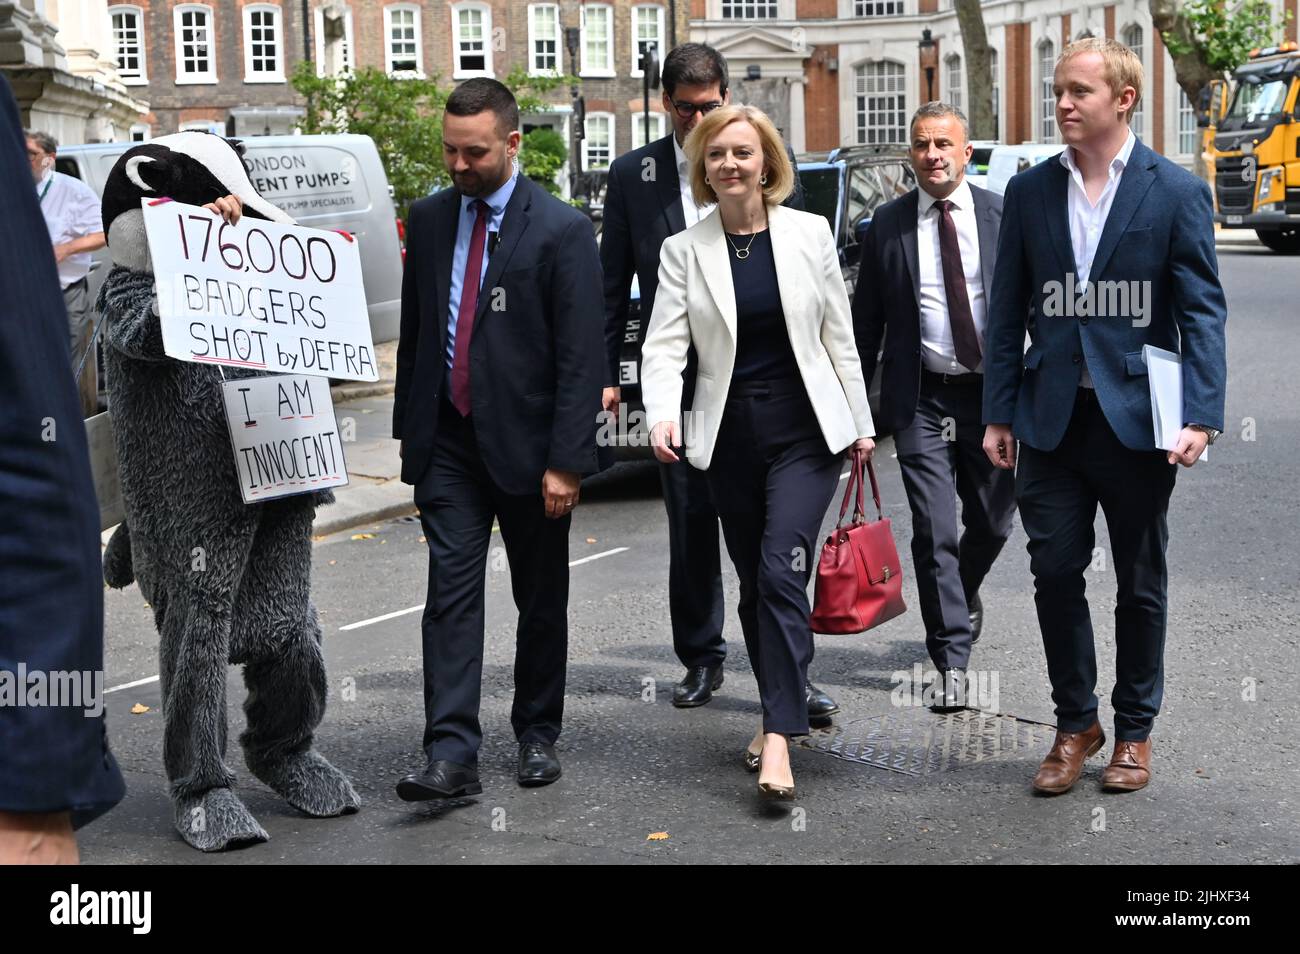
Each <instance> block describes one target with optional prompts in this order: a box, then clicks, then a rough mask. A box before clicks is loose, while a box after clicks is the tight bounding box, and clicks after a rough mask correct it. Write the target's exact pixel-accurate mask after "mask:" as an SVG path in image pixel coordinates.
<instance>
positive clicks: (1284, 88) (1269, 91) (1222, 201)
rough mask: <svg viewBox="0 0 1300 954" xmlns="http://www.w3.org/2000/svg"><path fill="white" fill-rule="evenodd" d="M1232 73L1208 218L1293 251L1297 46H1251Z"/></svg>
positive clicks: (1299, 159)
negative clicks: (1213, 208)
mask: <svg viewBox="0 0 1300 954" xmlns="http://www.w3.org/2000/svg"><path fill="white" fill-rule="evenodd" d="M1232 79H1233V90H1232V99H1231V101H1230V102H1229V105H1228V108H1227V110H1226V111H1224V112H1223V114H1222V116H1221V118H1219V119H1218V122H1217V125H1216V128H1215V130H1214V148H1213V155H1214V193H1215V199H1216V204H1217V206H1218V209H1217V211H1216V213H1215V221H1217V222H1219V223H1220V224H1221V225H1222V226H1223V228H1227V229H1254V230H1255V234H1256V235H1258V236H1259V240H1260V241H1261V242H1263V243H1264V244H1265V245H1266V246H1268V247H1269V248H1271V249H1272V250H1273V251H1275V252H1282V253H1286V254H1292V255H1294V254H1297V253H1300V49H1297V45H1296V43H1295V42H1294V41H1291V42H1287V43H1283V44H1281V45H1280V46H1275V47H1270V48H1268V49H1264V50H1254V51H1252V52H1251V54H1250V58H1249V59H1248V60H1247V61H1246V62H1245V63H1244V64H1242V65H1241V66H1239V67H1238V68H1237V70H1236V71H1235V72H1234V73H1233V76H1232ZM1214 92H1215V93H1216V94H1217V92H1218V91H1217V90H1216V91H1214ZM1215 98H1216V99H1217V98H1218V97H1217V95H1216V96H1215Z"/></svg>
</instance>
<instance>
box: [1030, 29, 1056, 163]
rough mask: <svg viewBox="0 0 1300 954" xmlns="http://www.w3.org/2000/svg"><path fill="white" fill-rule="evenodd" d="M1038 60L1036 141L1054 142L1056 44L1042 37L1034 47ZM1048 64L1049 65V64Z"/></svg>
mask: <svg viewBox="0 0 1300 954" xmlns="http://www.w3.org/2000/svg"><path fill="white" fill-rule="evenodd" d="M1034 54H1035V59H1037V61H1038V141H1039V142H1041V143H1054V142H1056V93H1055V92H1053V90H1052V85H1053V82H1054V80H1055V76H1056V44H1055V43H1053V42H1052V41H1051V40H1050V39H1046V38H1044V39H1043V40H1042V41H1041V42H1040V43H1039V44H1038V46H1036V47H1035V48H1034ZM1049 64H1050V65H1049Z"/></svg>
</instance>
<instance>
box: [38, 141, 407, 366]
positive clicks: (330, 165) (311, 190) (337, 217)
mask: <svg viewBox="0 0 1300 954" xmlns="http://www.w3.org/2000/svg"><path fill="white" fill-rule="evenodd" d="M241 141H242V142H243V144H244V147H245V153H244V166H245V167H246V168H247V169H248V177H249V179H251V180H252V183H253V186H254V188H256V189H257V191H258V192H260V193H261V194H262V195H263V196H265V197H266V199H267V201H269V202H271V203H272V204H273V205H275V206H277V207H278V208H280V209H283V210H284V211H285V212H286V213H288V214H289V215H291V216H293V218H294V219H295V220H296V221H297V222H298V224H299V225H306V226H310V227H311V228H317V229H343V230H344V231H347V232H350V233H352V234H353V235H354V236H356V239H357V247H358V249H359V251H360V252H361V273H362V280H363V281H364V282H365V287H366V304H367V305H368V306H369V311H370V330H371V334H372V335H373V336H374V340H375V342H376V343H378V342H381V341H391V340H393V339H395V338H396V337H397V335H398V326H399V324H400V319H401V304H402V303H401V298H402V249H401V244H400V242H399V234H398V228H399V226H398V224H397V213H396V211H395V210H394V207H393V197H392V190H391V189H390V188H389V185H388V177H387V176H386V175H385V174H384V167H383V164H382V163H381V162H380V161H379V151H378V150H377V149H376V148H375V143H374V141H373V140H372V139H371V138H370V137H369V136H355V135H338V136H250V137H248V138H245V139H243V140H241ZM136 145H139V143H133V142H113V143H100V144H92V145H83V146H60V147H59V153H58V158H57V161H56V165H55V168H56V169H58V171H59V172H64V173H67V174H68V175H70V176H76V177H77V178H78V179H81V180H82V181H83V182H85V183H86V184H87V185H89V186H90V187H91V188H92V189H94V190H95V194H96V195H101V196H102V195H103V194H104V182H105V180H107V178H108V174H109V172H110V171H112V168H113V164H114V163H115V162H117V159H118V156H120V155H121V154H122V153H124V152H126V151H127V150H128V149H130V148H131V147H132V146H136ZM95 263H96V265H95V267H94V270H93V271H92V272H91V274H90V295H91V301H94V300H95V299H96V297H97V296H98V295H99V286H100V284H101V283H102V282H103V280H104V276H105V275H107V274H108V271H107V270H108V267H109V256H108V249H101V250H100V251H98V252H96V253H95Z"/></svg>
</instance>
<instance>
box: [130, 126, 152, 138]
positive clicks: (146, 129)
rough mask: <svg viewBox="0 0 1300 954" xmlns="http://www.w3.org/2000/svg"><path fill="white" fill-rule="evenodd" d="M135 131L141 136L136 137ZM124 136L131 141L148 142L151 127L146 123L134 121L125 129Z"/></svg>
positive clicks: (150, 135) (150, 136)
mask: <svg viewBox="0 0 1300 954" xmlns="http://www.w3.org/2000/svg"><path fill="white" fill-rule="evenodd" d="M136 133H140V134H141V135H142V138H140V139H136V138H135V134H136ZM126 138H127V139H128V140H129V141H131V142H148V141H149V140H150V139H152V138H153V127H152V126H150V125H149V124H148V123H135V124H134V125H132V126H131V128H130V129H129V130H127V133H126Z"/></svg>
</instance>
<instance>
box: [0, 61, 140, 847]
mask: <svg viewBox="0 0 1300 954" xmlns="http://www.w3.org/2000/svg"><path fill="white" fill-rule="evenodd" d="M25 146H26V144H25V142H24V137H23V132H22V124H21V123H20V122H19V119H18V108H17V106H16V104H15V103H14V99H13V94H12V93H11V92H10V89H9V83H8V81H7V80H6V79H5V78H4V76H3V75H0V174H3V175H4V179H5V181H7V182H9V183H10V185H11V187H10V188H8V189H3V190H0V220H2V221H3V222H4V228H2V229H0V301H4V302H7V303H8V305H7V306H6V308H5V314H4V319H3V320H2V321H0V393H3V400H0V448H3V451H2V452H0V680H3V682H4V683H5V685H6V686H7V689H6V690H5V691H3V692H0V864H14V863H19V862H39V863H51V862H65V861H66V862H76V860H77V844H76V841H75V839H74V838H73V834H72V831H73V829H74V828H77V827H79V826H81V825H83V824H85V823H86V822H88V821H90V820H91V819H93V818H95V817H96V816H97V815H100V814H103V813H104V812H106V811H108V810H109V809H110V808H112V807H113V806H114V805H116V804H117V803H118V802H119V801H121V799H122V796H123V794H124V793H125V786H124V785H123V783H122V775H121V773H120V772H119V771H118V767H117V763H116V762H115V761H114V760H113V755H112V753H111V752H109V749H108V735H107V733H106V731H105V727H104V716H103V712H102V708H100V707H101V706H102V701H103V700H102V696H100V698H99V699H98V700H94V699H89V698H83V699H81V700H68V699H60V700H55V699H50V698H48V697H46V698H45V699H44V700H43V702H42V703H41V704H36V703H34V702H33V701H31V700H32V697H31V696H30V695H24V699H25V700H28V701H27V702H25V703H24V702H20V701H18V700H17V694H18V693H24V694H26V693H28V690H29V689H30V688H31V687H32V686H33V682H32V680H33V679H34V678H36V677H41V678H43V679H44V681H45V682H46V683H47V684H48V685H49V687H50V688H51V689H52V688H53V686H54V685H55V683H56V682H57V681H61V682H63V683H64V685H65V686H66V685H67V682H66V680H67V677H68V676H72V677H75V678H76V682H77V683H78V685H85V678H84V677H85V676H86V675H91V676H94V674H98V680H99V683H100V686H99V688H100V690H101V691H102V688H103V686H102V682H103V675H102V674H103V669H104V584H103V581H102V579H101V578H100V564H99V506H98V504H97V503H96V502H95V488H94V487H93V485H92V484H91V479H90V459H89V456H88V453H87V450H86V431H85V427H84V425H83V424H82V421H81V407H80V402H79V401H78V400H77V391H76V386H75V384H74V383H73V381H72V378H71V377H69V375H68V331H67V328H68V326H67V313H66V311H65V310H64V307H63V296H62V294H61V293H60V292H59V275H58V272H57V270H56V269H55V265H54V252H53V251H52V250H51V248H50V245H49V243H47V242H41V241H35V240H34V239H35V237H37V236H42V235H44V234H45V221H44V220H43V219H42V218H41V211H40V207H39V206H38V204H37V201H36V192H35V190H34V189H32V188H31V185H30V183H31V179H30V178H24V176H27V175H29V173H28V172H27V171H26V167H27V159H26V156H25ZM24 673H25V674H26V678H25V679H21V680H20V677H21V676H22V675H23V674H24ZM92 681H93V679H92ZM51 703H55V704H51ZM70 703H75V704H70ZM96 708H100V711H99V712H98V713H95V711H94V710H95V709H96Z"/></svg>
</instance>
